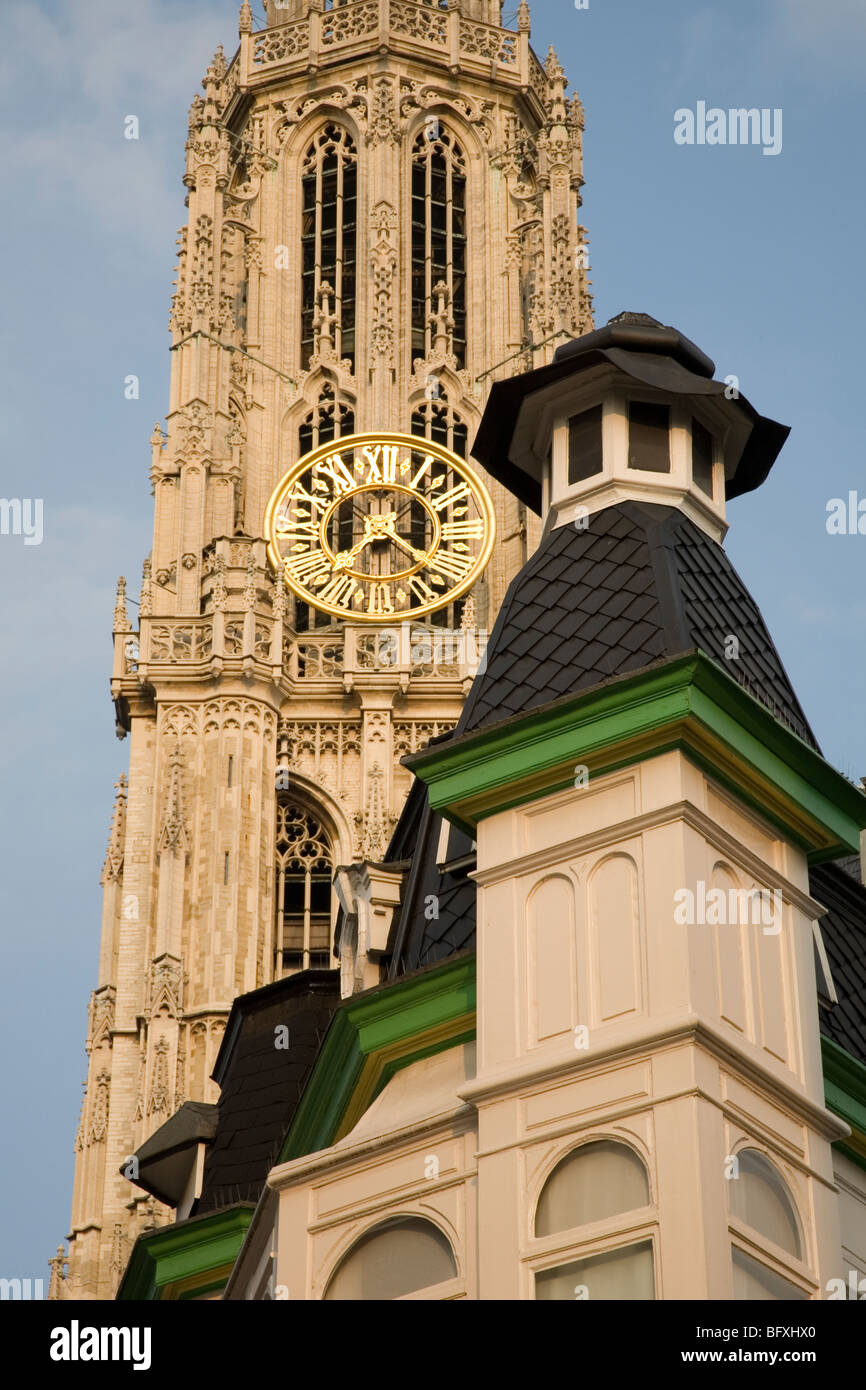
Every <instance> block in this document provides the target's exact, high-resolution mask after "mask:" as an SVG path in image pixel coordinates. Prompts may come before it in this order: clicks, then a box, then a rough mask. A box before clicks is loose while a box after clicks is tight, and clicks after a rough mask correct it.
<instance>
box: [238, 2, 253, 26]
mask: <svg viewBox="0 0 866 1390" xmlns="http://www.w3.org/2000/svg"><path fill="white" fill-rule="evenodd" d="M252 32H253V12H252V10H251V9H250V0H244V3H243V4H242V5H241V12H240V17H239V18H238V33H239V34H251V33H252Z"/></svg>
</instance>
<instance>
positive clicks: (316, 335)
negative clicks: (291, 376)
mask: <svg viewBox="0 0 866 1390" xmlns="http://www.w3.org/2000/svg"><path fill="white" fill-rule="evenodd" d="M357 179H358V169H357V154H356V151H355V146H354V144H353V143H352V138H351V136H350V135H349V133H348V131H346V130H342V129H341V128H340V127H339V126H335V125H326V126H324V127H323V128H322V130H320V131H319V133H318V135H317V136H316V138H315V140H313V142H312V144H311V145H310V147H309V149H308V150H307V153H306V156H305V158H304V164H303V177H302V180H301V206H302V213H301V219H302V220H301V365H302V367H304V368H306V367H308V366H309V365H310V358H311V357H312V355H313V352H314V351H315V348H316V345H317V341H321V339H322V338H323V337H326V338H327V339H328V340H329V341H330V343H331V345H332V346H333V348H334V351H335V352H336V355H337V357H348V358H349V360H350V361H351V362H352V364H353V366H354V361H355V261H356V231H357Z"/></svg>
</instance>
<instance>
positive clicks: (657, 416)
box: [628, 401, 671, 473]
mask: <svg viewBox="0 0 866 1390" xmlns="http://www.w3.org/2000/svg"><path fill="white" fill-rule="evenodd" d="M670 431H671V411H670V406H667V405H655V404H653V403H651V402H650V401H630V402H629V407H628V466H629V468H638V469H640V470H641V471H642V472H643V473H670V471H671V444H670Z"/></svg>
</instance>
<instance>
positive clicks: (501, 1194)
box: [226, 751, 866, 1300]
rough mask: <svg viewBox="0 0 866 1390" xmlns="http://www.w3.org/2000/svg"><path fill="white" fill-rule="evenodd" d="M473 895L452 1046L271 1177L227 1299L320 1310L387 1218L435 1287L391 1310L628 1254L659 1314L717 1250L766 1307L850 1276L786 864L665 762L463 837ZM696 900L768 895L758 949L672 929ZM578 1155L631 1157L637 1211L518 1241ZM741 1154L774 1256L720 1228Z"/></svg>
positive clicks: (745, 933)
mask: <svg viewBox="0 0 866 1390" xmlns="http://www.w3.org/2000/svg"><path fill="white" fill-rule="evenodd" d="M475 877H476V880H477V885H478V971H477V987H478V1036H477V1048H476V1044H474V1043H473V1044H469V1045H467V1046H458V1047H454V1048H452V1049H450V1050H449V1051H445V1052H440V1053H439V1054H437V1055H436V1056H434V1057H431V1058H427V1059H425V1060H422V1061H418V1062H415V1063H414V1064H412V1065H411V1066H408V1067H407V1068H405V1070H403V1071H401V1072H398V1073H397V1075H396V1076H394V1077H393V1078H392V1079H391V1081H390V1082H389V1083H388V1084H387V1086H386V1087H385V1089H384V1090H383V1091H382V1093H381V1094H380V1095H379V1097H378V1099H377V1100H376V1101H375V1102H374V1103H373V1105H372V1106H371V1107H370V1108H369V1109H368V1110H367V1111H366V1113H365V1114H364V1115H363V1116H362V1118H361V1119H360V1120H359V1121H358V1123H357V1124H356V1125H355V1127H354V1129H353V1130H352V1131H351V1132H350V1133H349V1134H348V1135H346V1137H345V1138H343V1139H342V1140H340V1141H339V1142H337V1143H335V1144H334V1145H333V1146H332V1147H330V1148H328V1149H325V1150H323V1151H321V1152H317V1153H312V1154H310V1155H308V1156H305V1157H301V1158H298V1159H295V1160H294V1161H291V1162H289V1163H285V1164H282V1165H280V1166H278V1167H276V1168H274V1169H273V1170H272V1172H271V1174H270V1177H269V1190H268V1192H267V1193H266V1195H265V1196H264V1197H263V1199H262V1201H261V1203H260V1205H259V1210H258V1213H257V1216H256V1220H255V1222H254V1224H253V1227H252V1228H251V1231H250V1233H249V1236H248V1238H247V1241H246V1243H245V1246H244V1250H243V1252H242V1255H241V1257H240V1259H239V1260H238V1262H237V1264H236V1266H235V1270H234V1273H233V1275H232V1279H231V1281H230V1284H229V1288H228V1290H227V1293H226V1297H229V1298H262V1297H271V1298H273V1297H277V1298H289V1299H320V1298H322V1297H324V1296H325V1295H326V1291H327V1289H328V1285H329V1281H330V1280H331V1279H332V1277H333V1275H334V1273H335V1271H336V1270H337V1269H338V1267H339V1266H340V1264H341V1261H342V1260H343V1259H344V1257H345V1256H346V1255H347V1253H348V1252H350V1251H351V1250H352V1248H353V1246H355V1244H356V1242H358V1241H359V1239H361V1238H362V1237H364V1236H365V1234H367V1233H368V1232H370V1231H372V1230H375V1229H376V1228H379V1227H381V1225H382V1223H383V1222H386V1221H388V1220H389V1219H393V1218H404V1219H405V1218H407V1217H414V1218H420V1219H422V1220H424V1221H427V1222H432V1223H433V1225H434V1226H435V1227H436V1228H438V1230H439V1231H440V1232H441V1233H442V1235H444V1236H445V1238H446V1239H447V1241H448V1243H449V1244H450V1246H451V1249H452V1251H453V1255H454V1262H455V1266H456V1273H455V1274H454V1275H453V1277H452V1278H451V1279H450V1280H448V1279H446V1280H442V1281H441V1282H439V1283H437V1284H435V1285H433V1286H431V1287H430V1288H428V1289H421V1290H419V1291H417V1292H415V1293H413V1294H409V1295H406V1296H408V1297H411V1298H416V1299H419V1298H420V1299H423V1298H429V1299H434V1300H440V1299H451V1298H469V1299H483V1300H515V1299H516V1300H526V1299H534V1298H535V1297H536V1296H537V1293H536V1279H537V1277H538V1276H541V1275H543V1274H544V1272H545V1271H553V1270H559V1269H561V1268H562V1267H563V1266H570V1265H572V1264H573V1263H576V1262H580V1261H588V1260H592V1259H593V1258H595V1257H599V1256H603V1255H605V1254H606V1253H609V1252H612V1251H616V1250H627V1249H628V1248H634V1247H636V1246H640V1245H642V1244H643V1245H646V1244H647V1243H648V1244H649V1245H650V1246H651V1252H652V1287H653V1290H654V1296H655V1297H656V1298H662V1299H701V1300H707V1299H731V1298H733V1297H736V1296H738V1295H737V1293H736V1292H735V1284H734V1268H733V1252H735V1251H736V1252H741V1254H742V1255H744V1256H745V1257H746V1260H747V1261H748V1260H750V1259H754V1260H756V1261H757V1262H758V1263H759V1264H760V1265H761V1266H762V1268H763V1269H765V1270H769V1271H770V1273H771V1275H775V1276H778V1278H779V1279H781V1280H784V1281H785V1285H784V1286H780V1287H782V1288H784V1289H785V1290H786V1291H785V1292H782V1293H780V1294H777V1296H781V1297H793V1298H796V1297H802V1298H822V1297H826V1296H827V1294H826V1289H827V1284H828V1281H830V1280H831V1279H835V1278H841V1279H843V1280H847V1279H848V1273H849V1270H851V1269H853V1268H856V1269H860V1268H861V1267H862V1250H863V1248H864V1240H866V1186H864V1182H863V1170H862V1169H860V1168H858V1167H856V1165H854V1164H852V1163H851V1162H850V1161H849V1160H847V1159H846V1158H845V1157H844V1156H843V1155H839V1154H833V1153H832V1152H831V1147H830V1145H831V1142H832V1141H833V1140H836V1139H839V1138H841V1137H843V1136H844V1135H845V1134H846V1133H847V1132H848V1131H847V1127H846V1126H845V1125H844V1124H843V1123H842V1122H840V1121H839V1119H838V1118H837V1117H836V1116H835V1115H833V1114H831V1113H830V1112H829V1111H828V1110H827V1109H826V1108H825V1105H824V1098H823V1082H822V1074H821V1057H820V1044H819V1036H818V1026H817V1010H816V1006H815V993H816V983H815V966H814V960H813V926H814V923H815V922H816V921H817V920H818V919H820V917H821V915H822V914H823V908H822V907H821V906H820V904H818V903H816V902H814V901H813V900H812V899H811V898H810V897H809V894H808V875H807V869H806V862H805V857H804V855H803V853H802V851H801V850H800V849H799V848H798V847H797V846H796V845H795V844H794V843H793V842H792V841H790V840H789V839H787V838H786V837H784V836H783V835H782V834H780V832H779V831H778V830H777V829H775V828H774V827H773V826H771V825H770V824H769V823H768V822H765V821H763V820H762V819H760V818H759V817H758V816H757V815H755V814H753V813H752V812H751V811H749V810H747V809H746V808H745V807H744V806H743V805H742V804H738V802H737V800H736V798H735V797H734V796H732V795H731V794H730V793H729V792H728V791H726V790H724V789H722V788H721V787H720V786H719V785H718V784H716V782H715V781H714V780H713V779H712V778H711V777H709V776H707V775H706V774H705V773H704V772H702V771H701V770H699V768H698V767H697V766H696V765H695V763H694V762H692V761H691V760H690V759H689V758H687V757H686V756H684V755H683V754H682V753H681V752H678V751H671V752H667V753H664V754H661V755H659V756H654V757H649V758H647V759H646V760H644V761H641V762H639V763H637V764H635V765H633V766H630V767H628V768H625V769H622V770H620V771H618V772H614V773H611V774H610V775H607V776H604V777H599V778H598V779H597V780H594V781H593V783H592V785H591V787H588V788H587V787H582V788H578V789H574V790H569V791H566V792H558V793H556V794H554V795H547V796H541V797H540V798H539V799H537V800H535V801H532V802H530V803H528V804H524V805H521V806H519V807H517V808H515V809H512V810H508V811H504V812H501V813H498V814H496V815H492V816H490V817H489V818H486V819H484V820H482V821H481V822H480V824H479V833H478V869H477V872H476V874H475ZM699 880H704V881H705V882H706V883H707V884H708V885H709V884H713V885H715V886H718V887H723V888H736V889H751V888H753V887H757V888H758V889H765V890H770V891H775V892H777V893H779V894H780V895H781V903H782V908H781V930H780V931H779V932H774V931H772V930H768V931H765V930H764V928H763V926H762V925H760V924H759V925H751V924H743V925H739V926H712V925H697V924H696V925H679V924H677V923H676V922H675V920H674V910H673V909H674V904H675V902H676V898H675V894H676V892H677V890H678V888H679V885H681V884H683V883H695V882H697V881H699ZM476 1052H477V1055H476ZM598 1141H601V1142H603V1143H608V1144H610V1143H612V1144H615V1145H618V1146H625V1148H626V1149H627V1150H629V1151H630V1153H631V1154H633V1155H636V1156H637V1158H638V1159H639V1162H640V1164H641V1165H642V1166H643V1169H644V1171H645V1174H646V1182H647V1197H648V1200H646V1202H644V1203H642V1204H641V1205H640V1206H638V1207H637V1208H635V1209H634V1210H629V1211H626V1212H617V1213H615V1214H612V1215H609V1216H606V1217H603V1218H601V1219H598V1220H594V1221H589V1222H588V1223H587V1224H585V1225H583V1226H581V1227H580V1228H572V1229H565V1230H561V1231H555V1232H554V1233H552V1234H546V1235H543V1236H541V1235H536V1231H535V1223H536V1213H537V1211H538V1208H539V1200H540V1198H541V1194H542V1192H543V1191H544V1189H545V1184H546V1183H547V1181H548V1179H550V1177H551V1175H552V1174H553V1172H554V1170H555V1169H556V1167H557V1165H558V1164H559V1163H560V1162H561V1161H562V1160H563V1159H565V1158H567V1157H568V1156H569V1155H570V1154H575V1153H576V1154H579V1153H580V1152H581V1149H582V1147H583V1146H586V1145H589V1144H591V1143H593V1142H598ZM746 1150H748V1151H750V1152H751V1153H752V1154H754V1153H756V1152H757V1154H759V1155H761V1156H762V1157H763V1158H764V1159H766V1160H767V1161H768V1163H769V1164H770V1165H772V1169H773V1171H774V1172H775V1173H776V1174H777V1175H778V1177H779V1178H780V1179H781V1181H782V1183H783V1184H784V1188H785V1189H786V1191H787V1195H788V1199H789V1202H790V1205H791V1207H792V1208H793V1210H794V1211H795V1213H796V1225H797V1227H798V1232H799V1241H800V1251H801V1253H800V1255H799V1256H795V1255H794V1254H792V1253H791V1251H790V1250H786V1249H785V1248H783V1247H782V1246H781V1245H780V1244H776V1243H775V1242H774V1241H773V1240H771V1239H768V1238H767V1237H766V1235H764V1234H762V1233H761V1231H759V1230H756V1229H755V1228H754V1226H753V1225H751V1224H749V1223H748V1222H747V1221H746V1220H744V1219H743V1216H742V1214H741V1213H740V1212H738V1211H737V1210H736V1202H735V1200H734V1194H735V1190H736V1188H737V1186H738V1182H737V1180H736V1179H735V1177H734V1174H735V1172H736V1169H735V1166H734V1165H733V1164H732V1160H735V1159H737V1158H738V1156H739V1158H740V1159H742V1157H743V1153H744V1151H746ZM834 1169H835V1173H834ZM740 1181H743V1177H742V1176H741V1178H740ZM840 1217H841V1225H840ZM271 1251H276V1263H275V1265H274V1266H273V1267H272V1265H271V1262H270V1252H271ZM738 1258H739V1256H738ZM592 1280H593V1266H592V1265H586V1266H584V1267H583V1272H582V1273H578V1274H576V1275H575V1276H574V1284H575V1287H576V1290H577V1288H578V1286H579V1287H581V1288H583V1287H584V1286H585V1285H584V1281H586V1286H588V1288H589V1294H588V1296H589V1297H592ZM368 1296H369V1295H368ZM559 1296H560V1297H562V1296H563V1295H562V1294H560V1295H559ZM568 1296H571V1295H568ZM575 1296H576V1297H582V1296H584V1295H583V1294H582V1293H578V1292H576V1293H575ZM603 1296H604V1295H603ZM608 1296H610V1295H608ZM619 1296H621V1295H619ZM739 1296H742V1294H740V1295H739Z"/></svg>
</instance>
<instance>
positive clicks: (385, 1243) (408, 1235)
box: [325, 1216, 457, 1302]
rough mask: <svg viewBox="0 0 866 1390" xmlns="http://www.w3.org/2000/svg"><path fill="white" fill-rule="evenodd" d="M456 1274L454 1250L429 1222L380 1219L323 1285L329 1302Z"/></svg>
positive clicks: (413, 1287) (394, 1291)
mask: <svg viewBox="0 0 866 1390" xmlns="http://www.w3.org/2000/svg"><path fill="white" fill-rule="evenodd" d="M456 1277H457V1264H456V1262H455V1259H454V1252H453V1251H452V1249H451V1246H450V1244H449V1243H448V1241H447V1239H446V1238H445V1236H444V1235H443V1234H442V1232H441V1231H440V1230H439V1228H438V1226H434V1224H433V1222H432V1221H425V1220H424V1219H423V1218H421V1217H419V1216H401V1217H395V1218H394V1219H393V1220H392V1221H383V1222H382V1223H381V1224H380V1225H378V1226H375V1227H374V1228H373V1230H372V1231H368V1232H367V1234H366V1235H364V1236H362V1237H361V1239H360V1240H359V1241H358V1242H357V1243H356V1244H355V1245H353V1246H352V1248H351V1250H350V1251H349V1253H348V1254H347V1255H345V1256H344V1257H343V1259H342V1260H341V1261H340V1263H339V1265H338V1266H337V1269H336V1271H335V1273H334V1274H333V1275H332V1277H331V1280H330V1282H329V1284H328V1287H327V1289H326V1290H325V1299H326V1300H330V1301H332V1302H337V1301H352V1300H353V1301H356V1302H364V1301H366V1300H370V1299H378V1300H380V1301H381V1300H388V1299H394V1298H403V1297H404V1296H405V1295H406V1294H410V1293H418V1292H419V1290H421V1289H432V1288H434V1287H435V1286H436V1285H437V1284H444V1283H445V1282H446V1281H447V1280H449V1279H455V1278H456Z"/></svg>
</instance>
